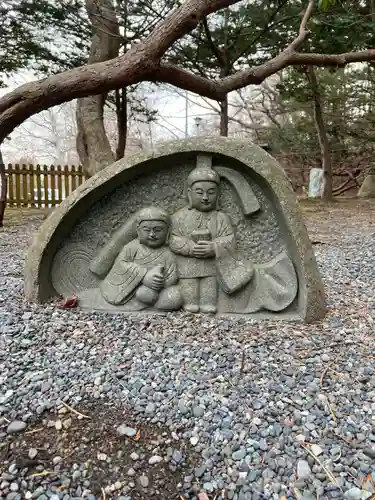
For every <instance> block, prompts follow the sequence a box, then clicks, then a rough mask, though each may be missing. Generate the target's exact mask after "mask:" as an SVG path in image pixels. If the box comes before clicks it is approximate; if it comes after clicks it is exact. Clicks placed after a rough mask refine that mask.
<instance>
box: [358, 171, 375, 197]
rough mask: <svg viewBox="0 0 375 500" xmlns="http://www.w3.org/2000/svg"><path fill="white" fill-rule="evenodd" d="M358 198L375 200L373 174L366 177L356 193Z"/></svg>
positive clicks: (374, 175)
mask: <svg viewBox="0 0 375 500" xmlns="http://www.w3.org/2000/svg"><path fill="white" fill-rule="evenodd" d="M358 196H359V197H360V198H375V172H374V173H370V174H368V175H366V177H365V179H364V181H363V183H362V186H361V187H360V190H359V191H358Z"/></svg>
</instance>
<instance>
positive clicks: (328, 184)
mask: <svg viewBox="0 0 375 500" xmlns="http://www.w3.org/2000/svg"><path fill="white" fill-rule="evenodd" d="M308 78H309V81H310V84H311V91H312V98H313V108H314V120H315V127H316V131H317V134H318V140H319V145H320V154H321V160H322V168H323V191H322V199H323V200H326V201H328V200H332V198H333V194H332V188H333V181H332V179H333V177H332V162H331V153H330V148H329V141H328V135H327V131H326V128H325V126H324V119H323V113H322V101H321V95H320V92H319V87H318V81H317V78H316V74H315V71H314V68H313V66H309V67H308Z"/></svg>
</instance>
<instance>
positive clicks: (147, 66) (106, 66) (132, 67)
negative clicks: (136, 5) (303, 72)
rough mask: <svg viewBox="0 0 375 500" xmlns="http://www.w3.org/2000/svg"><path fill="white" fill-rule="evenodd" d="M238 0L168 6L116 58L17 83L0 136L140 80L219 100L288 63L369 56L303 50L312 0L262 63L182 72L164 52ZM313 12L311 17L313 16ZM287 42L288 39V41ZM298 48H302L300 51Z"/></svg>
mask: <svg viewBox="0 0 375 500" xmlns="http://www.w3.org/2000/svg"><path fill="white" fill-rule="evenodd" d="M237 4H238V5H241V2H239V1H238V0H212V1H211V2H204V1H203V0H186V1H185V2H184V3H183V4H182V5H181V6H180V7H177V8H174V9H173V10H172V11H171V12H170V13H169V14H168V15H167V16H166V17H165V19H164V20H163V21H161V22H160V23H158V24H157V26H156V27H154V28H153V29H152V30H151V32H150V34H148V35H147V34H145V36H143V37H142V39H141V40H140V41H139V42H137V43H133V45H131V46H130V48H128V50H127V51H126V52H125V53H123V54H120V55H119V56H118V57H116V58H114V59H111V60H108V61H104V62H98V63H94V64H91V65H86V66H82V67H79V68H74V69H72V70H69V71H67V72H65V73H60V74H58V75H52V76H50V77H48V78H45V79H43V80H39V81H37V82H33V83H31V84H27V85H25V86H21V87H20V88H18V89H16V90H15V91H13V92H11V93H9V94H8V95H6V96H4V97H3V98H2V99H0V141H2V140H3V139H4V138H5V137H6V136H7V135H8V134H9V133H10V132H11V131H12V130H13V129H14V128H15V127H17V126H18V125H20V123H22V122H23V121H24V120H26V119H27V118H29V117H30V116H32V115H33V114H35V113H38V112H40V111H42V110H44V109H48V108H50V107H53V106H55V105H58V104H61V103H63V102H66V101H69V100H72V99H74V98H83V97H87V96H90V95H100V94H104V93H107V92H109V91H110V90H116V89H122V88H125V87H126V88H127V87H129V86H131V85H134V84H137V83H139V82H140V81H151V82H164V83H168V84H171V85H175V86H178V87H180V88H182V89H184V90H189V91H191V92H194V93H197V94H199V95H202V96H205V97H209V98H211V99H214V100H216V101H223V100H224V99H225V96H226V95H227V94H228V93H229V92H231V91H234V90H238V89H240V88H243V87H246V86H247V85H249V84H257V85H259V84H260V83H261V82H262V81H264V80H265V79H266V78H268V77H269V76H271V75H273V74H275V73H277V72H279V71H281V70H283V69H284V68H287V67H289V66H330V67H338V66H345V65H346V64H348V63H352V62H359V61H371V60H374V59H375V49H365V50H358V51H357V50H354V51H351V52H345V53H342V54H327V53H325V52H320V53H315V52H309V47H307V48H306V47H305V45H304V44H306V41H307V39H308V37H309V34H310V33H309V30H308V28H307V24H308V22H309V20H310V18H311V17H312V14H313V10H314V6H315V0H310V2H309V4H308V5H307V8H306V10H305V11H304V14H303V16H302V15H301V16H299V18H302V20H301V24H300V27H299V30H298V34H297V36H296V37H295V38H294V39H293V40H291V38H292V33H288V36H287V37H286V39H285V42H286V43H287V45H286V47H285V48H284V50H282V51H281V52H279V53H278V54H277V55H275V56H274V57H271V58H270V59H267V60H266V61H265V62H263V63H261V64H258V65H255V66H252V67H250V68H248V67H245V64H241V65H240V68H238V70H237V71H235V72H234V73H233V74H230V75H229V76H226V77H223V78H219V79H216V80H212V79H210V78H206V77H204V76H202V75H199V74H194V73H192V72H191V71H187V70H186V69H183V68H181V67H179V66H177V65H176V64H171V61H170V60H169V59H168V58H166V57H165V55H166V54H169V51H171V50H172V48H173V46H174V45H175V44H176V42H177V41H178V40H181V39H182V38H183V37H184V36H186V35H187V34H188V33H191V32H192V31H193V30H194V29H195V28H197V27H198V25H201V24H202V23H204V22H205V18H206V17H207V16H208V15H210V14H213V13H214V12H217V11H219V10H221V9H225V8H227V7H229V6H233V5H236V7H232V9H236V8H238V6H237ZM314 19H315V18H314V17H313V18H312V21H314ZM288 42H290V43H288ZM301 49H302V50H301Z"/></svg>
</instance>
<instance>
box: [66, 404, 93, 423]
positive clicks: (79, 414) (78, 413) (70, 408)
mask: <svg viewBox="0 0 375 500" xmlns="http://www.w3.org/2000/svg"><path fill="white" fill-rule="evenodd" d="M61 403H62V404H63V405H64V406H65V407H66V408H68V410H70V411H71V412H73V413H75V414H76V415H78V416H79V417H82V418H88V419H91V417H89V416H87V415H84V414H83V413H80V412H79V411H77V410H75V409H74V408H72V407H71V406H69V405H68V404H66V403H64V401H61Z"/></svg>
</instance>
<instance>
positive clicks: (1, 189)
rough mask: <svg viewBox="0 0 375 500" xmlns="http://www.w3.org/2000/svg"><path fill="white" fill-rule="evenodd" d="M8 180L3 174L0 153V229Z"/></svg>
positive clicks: (4, 173) (3, 169)
mask: <svg viewBox="0 0 375 500" xmlns="http://www.w3.org/2000/svg"><path fill="white" fill-rule="evenodd" d="M7 192H8V178H7V176H6V172H5V165H4V162H3V155H2V154H1V151H0V227H3V222H4V212H5V207H6V203H7Z"/></svg>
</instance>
